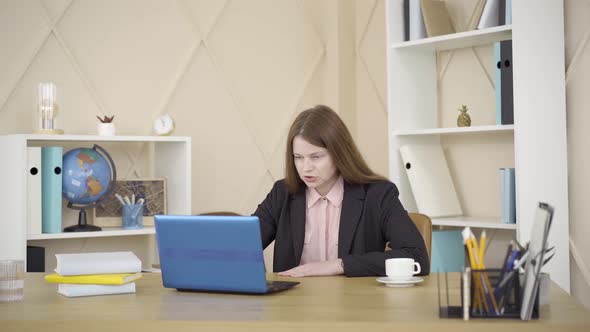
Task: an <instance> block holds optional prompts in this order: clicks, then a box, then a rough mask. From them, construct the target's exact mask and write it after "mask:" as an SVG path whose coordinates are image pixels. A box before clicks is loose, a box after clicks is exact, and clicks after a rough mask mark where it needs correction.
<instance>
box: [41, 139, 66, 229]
mask: <svg viewBox="0 0 590 332" xmlns="http://www.w3.org/2000/svg"><path fill="white" fill-rule="evenodd" d="M62 156H63V147H61V146H53V147H43V148H41V192H42V194H41V195H42V196H41V224H42V231H43V233H61V199H62V198H61V187H62V172H61V171H62V165H63V159H62Z"/></svg>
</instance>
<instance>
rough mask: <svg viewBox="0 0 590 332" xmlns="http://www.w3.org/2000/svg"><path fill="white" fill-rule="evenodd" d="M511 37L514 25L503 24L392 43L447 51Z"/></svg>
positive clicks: (399, 46) (406, 47) (402, 47)
mask: <svg viewBox="0 0 590 332" xmlns="http://www.w3.org/2000/svg"><path fill="white" fill-rule="evenodd" d="M511 38H512V25H503V26H498V27H493V28H488V29H483V30H473V31H465V32H458V33H454V34H450V35H442V36H436V37H431V38H424V39H418V40H410V41H404V42H394V43H392V44H391V48H392V49H396V50H411V51H445V50H452V49H457V48H465V47H474V46H480V45H487V44H491V43H494V42H497V41H501V40H508V39H511Z"/></svg>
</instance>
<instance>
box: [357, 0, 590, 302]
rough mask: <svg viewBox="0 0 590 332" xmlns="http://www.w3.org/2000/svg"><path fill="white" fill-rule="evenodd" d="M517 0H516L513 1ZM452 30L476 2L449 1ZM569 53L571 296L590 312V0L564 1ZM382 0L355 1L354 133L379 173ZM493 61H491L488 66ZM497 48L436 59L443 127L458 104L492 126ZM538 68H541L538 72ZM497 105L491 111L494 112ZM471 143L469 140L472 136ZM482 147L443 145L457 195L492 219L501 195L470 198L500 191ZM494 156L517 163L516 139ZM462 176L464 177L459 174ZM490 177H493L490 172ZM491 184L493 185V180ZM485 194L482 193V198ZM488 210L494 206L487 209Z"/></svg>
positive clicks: (459, 141)
mask: <svg viewBox="0 0 590 332" xmlns="http://www.w3.org/2000/svg"><path fill="white" fill-rule="evenodd" d="M513 1H517V0H513ZM445 2H446V4H447V7H448V9H449V13H450V15H451V20H452V21H453V25H454V26H455V28H456V29H457V30H458V31H462V30H464V29H465V27H466V26H467V24H468V22H470V20H471V19H472V14H473V8H474V6H475V4H476V2H477V0H445ZM564 2H565V15H566V16H565V41H566V45H565V54H566V66H567V68H566V69H567V72H566V79H567V112H568V114H567V123H568V142H569V151H568V155H569V160H568V163H569V168H570V169H569V172H570V181H569V188H570V190H569V193H570V216H571V220H570V228H571V248H570V249H571V252H572V294H574V295H575V296H576V298H577V299H578V300H579V301H580V302H582V303H583V304H584V305H585V306H586V307H588V308H590V286H589V285H588V280H590V274H589V272H588V271H589V270H588V267H589V266H590V255H589V254H588V253H590V241H587V237H588V236H589V235H590V223H588V222H587V220H588V219H590V205H588V204H587V200H588V197H590V189H589V188H590V176H589V175H588V169H589V168H590V157H589V156H590V152H589V151H588V142H590V131H589V130H588V126H589V125H590V115H589V112H588V110H587V108H588V105H590V99H589V98H590V97H589V96H590V94H588V92H587V90H588V89H590V77H589V76H588V73H589V72H590V46H588V40H589V39H590V20H589V19H588V18H589V17H590V0H565V1H564ZM384 8H385V1H384V0H373V1H369V0H357V1H356V45H357V46H356V48H357V60H356V73H357V77H356V123H355V126H356V128H357V131H356V135H357V139H358V143H359V145H360V146H361V147H362V150H363V152H364V153H365V156H366V157H367V159H368V160H369V163H370V164H371V165H372V166H373V167H374V168H375V169H376V170H378V171H380V172H382V173H386V172H387V169H388V167H387V163H388V159H387V155H388V149H387V141H388V140H387V128H386V126H387V107H386V105H387V93H386V84H387V79H386V49H385V14H384V13H385V10H384ZM490 59H492V61H490ZM491 64H493V50H492V49H491V46H485V47H477V48H470V49H464V50H457V51H454V52H442V53H441V54H440V55H439V66H438V67H439V87H440V91H439V97H440V105H439V107H440V125H441V126H452V125H453V122H454V121H455V119H456V116H457V113H458V112H457V111H456V108H457V106H458V105H461V104H463V103H466V104H468V105H470V109H471V111H470V112H471V117H472V120H473V123H474V124H477V123H480V124H481V123H487V124H489V123H493V122H494V119H492V118H490V116H493V114H494V110H493V105H494V86H493V67H492V66H491ZM539 70H542V68H540V69H539ZM491 107H492V108H491ZM470 139H471V138H470ZM480 144H490V143H489V139H483V140H481V139H473V141H465V139H463V138H460V137H459V138H454V137H453V138H448V139H445V140H444V141H443V145H445V147H446V153H447V158H448V159H449V164H450V167H451V172H452V174H453V176H454V177H455V181H456V183H458V194H459V196H460V199H461V200H462V205H463V206H464V209H465V210H466V211H467V213H469V214H476V215H494V214H497V212H496V211H497V209H496V211H494V210H493V208H494V206H499V202H497V204H496V203H494V204H483V203H484V202H482V201H490V200H492V201H493V200H497V197H499V194H498V193H496V192H489V193H485V195H487V196H485V195H484V197H486V199H482V200H480V201H479V202H478V201H470V200H468V199H466V197H469V196H470V191H471V190H477V188H478V187H487V188H490V187H495V186H494V185H490V184H488V183H486V182H483V181H493V179H494V177H493V176H481V172H495V171H496V170H497V167H496V166H495V165H493V167H490V166H489V165H486V164H481V163H480V162H478V161H477V160H474V158H472V157H471V156H472V155H474V154H476V153H477V149H478V146H480ZM493 144H494V146H493V148H492V149H489V148H486V151H493V154H492V155H490V156H489V158H488V160H494V162H495V163H503V164H512V165H514V159H513V156H512V150H511V149H512V147H511V145H512V144H511V138H510V137H509V136H507V135H505V134H499V135H498V134H497V137H494V143H493ZM458 174H460V176H457V175H458ZM492 175H493V174H492ZM490 179H491V180H490ZM477 196H478V197H481V196H482V195H481V193H478V195H477ZM490 206H491V207H492V209H490Z"/></svg>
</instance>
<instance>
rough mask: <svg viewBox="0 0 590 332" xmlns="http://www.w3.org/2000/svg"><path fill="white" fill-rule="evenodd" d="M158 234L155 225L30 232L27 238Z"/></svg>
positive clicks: (49, 238) (50, 238) (45, 238)
mask: <svg viewBox="0 0 590 332" xmlns="http://www.w3.org/2000/svg"><path fill="white" fill-rule="evenodd" d="M151 234H156V229H155V228H154V227H144V228H141V229H122V228H117V227H109V228H106V227H104V228H103V229H102V231H100V232H70V233H55V234H28V235H27V240H29V241H34V240H56V239H81V238H93V237H111V236H133V235H151Z"/></svg>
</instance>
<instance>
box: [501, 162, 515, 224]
mask: <svg viewBox="0 0 590 332" xmlns="http://www.w3.org/2000/svg"><path fill="white" fill-rule="evenodd" d="M501 177H502V190H501V191H502V223H504V224H515V223H516V184H515V182H516V177H515V172H514V168H504V169H502V172H501Z"/></svg>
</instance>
